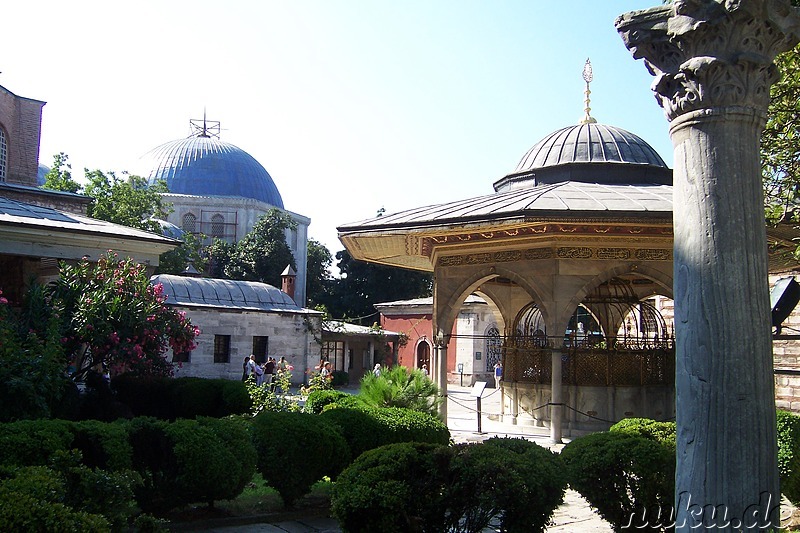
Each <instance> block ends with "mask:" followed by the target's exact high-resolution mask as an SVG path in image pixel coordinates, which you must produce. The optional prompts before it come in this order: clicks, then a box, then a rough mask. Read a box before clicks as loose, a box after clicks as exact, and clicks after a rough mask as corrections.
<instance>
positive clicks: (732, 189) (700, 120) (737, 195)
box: [616, 0, 800, 531]
mask: <svg viewBox="0 0 800 533" xmlns="http://www.w3.org/2000/svg"><path fill="white" fill-rule="evenodd" d="M799 22H800V19H799V18H798V16H797V13H795V10H794V9H793V8H791V7H790V6H789V3H788V1H784V0H739V1H733V0H727V1H725V0H718V1H715V0H683V1H681V0H676V1H674V2H673V3H672V4H671V5H667V6H662V7H657V8H652V9H648V10H645V11H638V12H632V13H627V14H625V15H622V16H621V17H620V18H619V19H618V20H617V22H616V25H617V30H618V31H619V32H620V34H621V35H622V38H623V40H624V41H625V45H626V46H627V47H628V48H629V49H630V50H631V51H632V52H633V55H634V57H635V58H637V59H639V58H644V60H645V64H646V66H647V68H648V70H649V71H650V72H651V73H652V74H653V75H654V76H655V77H656V79H655V81H654V83H653V87H652V88H653V90H654V92H655V95H656V99H657V100H658V102H659V103H660V105H661V106H662V107H663V108H664V112H665V115H666V117H667V119H668V120H669V121H670V123H671V124H670V136H671V138H672V142H673V146H674V149H675V169H674V193H673V194H674V202H673V203H674V214H673V220H674V222H673V223H674V230H675V231H674V234H675V241H674V272H675V287H674V293H675V329H676V332H675V334H676V358H677V361H676V382H675V385H676V413H677V425H678V443H677V455H678V457H677V474H676V487H675V490H676V500H675V501H676V506H677V511H676V512H677V516H676V518H677V522H676V531H690V530H692V531H694V530H695V529H692V528H697V527H698V526H700V525H701V524H705V525H712V524H713V525H715V526H717V527H719V530H720V531H723V530H724V531H733V530H736V531H739V530H740V528H741V529H755V528H757V527H765V526H766V522H771V525H772V526H773V527H778V526H779V523H778V520H779V518H778V514H779V512H778V511H779V508H778V503H779V501H780V493H779V489H778V470H777V462H776V460H777V458H776V438H775V399H774V398H775V397H774V391H773V388H774V383H773V375H772V345H771V334H770V306H769V294H768V285H767V243H766V232H765V223H764V210H763V203H762V202H763V200H762V194H763V193H762V189H761V172H760V162H759V154H758V143H759V135H760V132H761V130H762V128H763V126H764V123H765V112H766V108H767V104H768V101H769V87H770V85H771V84H772V83H773V82H774V81H775V76H776V74H775V72H776V70H775V67H774V65H773V64H772V61H773V59H774V57H775V55H776V54H777V53H779V52H782V51H784V50H788V49H789V48H791V47H792V46H793V45H794V44H796V43H797V40H798V38H797V28H798V23H799ZM723 511H724V512H723ZM714 512H716V514H715V515H714ZM712 515H713V516H712Z"/></svg>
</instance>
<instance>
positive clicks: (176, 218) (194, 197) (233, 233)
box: [137, 119, 311, 307]
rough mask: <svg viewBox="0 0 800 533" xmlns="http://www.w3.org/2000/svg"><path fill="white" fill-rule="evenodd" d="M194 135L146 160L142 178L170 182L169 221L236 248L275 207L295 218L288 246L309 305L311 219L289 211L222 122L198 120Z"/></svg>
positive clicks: (301, 298)
mask: <svg viewBox="0 0 800 533" xmlns="http://www.w3.org/2000/svg"><path fill="white" fill-rule="evenodd" d="M190 123H191V126H192V129H193V133H192V135H190V136H189V137H186V138H184V139H178V140H174V141H170V142H167V143H164V144H162V145H160V146H158V147H156V148H154V149H152V150H151V151H150V152H148V153H147V154H145V155H144V156H142V157H141V158H140V160H139V164H138V165H137V167H138V168H139V169H140V170H139V174H140V175H142V176H143V177H144V178H146V179H147V180H148V183H150V184H154V183H156V181H158V180H164V181H165V182H166V184H167V188H168V189H169V193H168V194H165V195H164V196H165V200H166V201H167V202H169V203H170V204H172V209H173V211H172V213H170V214H169V215H168V217H167V222H169V223H171V224H174V225H175V226H177V227H178V228H180V229H181V230H182V231H183V232H185V233H191V234H194V235H204V236H205V237H206V242H207V243H210V242H211V240H212V239H215V238H217V239H222V240H224V241H227V242H229V243H234V242H237V241H238V240H240V239H241V238H242V237H244V235H246V234H247V233H248V232H249V231H250V230H251V229H252V228H253V226H254V225H255V223H256V222H257V221H258V219H259V218H261V216H263V215H264V214H266V213H267V212H268V211H269V210H270V209H272V208H278V209H281V210H283V211H285V212H286V213H287V214H289V215H290V216H291V217H292V219H293V220H294V221H295V222H296V223H297V227H296V228H295V229H293V230H288V231H287V235H286V242H287V243H288V244H289V247H290V248H291V250H292V253H293V254H294V259H295V262H296V266H297V277H296V279H295V295H294V299H295V302H296V303H297V304H298V305H300V306H301V307H302V306H303V305H305V290H306V260H307V255H308V254H307V240H308V225H309V223H310V222H311V221H310V219H309V218H307V217H305V216H302V215H299V214H297V213H293V212H291V211H287V210H286V209H285V208H284V205H283V198H282V197H281V194H280V191H279V190H278V187H277V186H276V185H275V182H274V181H273V179H272V176H270V174H269V173H268V172H267V170H266V169H265V168H264V167H263V166H262V165H261V163H259V162H258V161H257V160H256V159H255V158H253V156H251V155H250V154H248V153H247V152H245V151H244V150H242V149H241V148H239V147H237V146H234V145H233V144H230V143H227V142H224V141H222V140H220V138H219V129H220V128H219V122H212V121H206V120H205V119H203V120H202V121H195V120H192V121H191V122H190Z"/></svg>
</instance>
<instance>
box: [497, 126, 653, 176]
mask: <svg viewBox="0 0 800 533" xmlns="http://www.w3.org/2000/svg"><path fill="white" fill-rule="evenodd" d="M566 163H628V164H638V165H652V166H657V167H664V168H667V164H666V163H664V160H663V159H661V156H659V155H658V152H656V151H655V150H654V149H653V147H652V146H650V145H649V144H647V143H646V142H645V141H644V140H643V139H642V138H641V137H639V136H638V135H634V134H633V133H631V132H629V131H626V130H623V129H622V128H617V127H614V126H607V125H605V124H598V123H588V124H578V125H575V126H568V127H566V128H561V129H560V130H557V131H554V132H553V133H551V134H550V135H548V136H546V137H545V138H544V139H542V140H541V141H539V142H538V143H536V144H535V145H534V146H533V147H532V148H531V149H530V150H528V152H527V153H526V154H525V155H524V156H523V157H522V159H521V160H520V162H519V164H518V165H517V168H516V169H515V170H514V172H513V173H514V174H516V173H519V172H527V171H530V170H533V169H537V168H544V167H552V166H556V165H563V164H566Z"/></svg>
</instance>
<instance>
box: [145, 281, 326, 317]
mask: <svg viewBox="0 0 800 533" xmlns="http://www.w3.org/2000/svg"><path fill="white" fill-rule="evenodd" d="M150 282H151V283H152V284H153V285H156V284H159V283H160V284H162V285H163V287H164V294H166V295H167V300H166V303H167V304H171V305H182V306H188V307H208V308H222V309H238V310H246V311H267V312H281V313H296V314H308V315H314V314H320V315H321V314H322V313H320V312H318V311H314V310H312V309H304V308H302V307H299V306H298V305H297V304H296V303H294V300H292V299H291V298H290V297H289V295H288V294H286V293H285V292H283V291H281V290H280V289H278V288H276V287H273V286H272V285H268V284H266V283H259V282H255V281H235V280H229V279H214V278H191V277H184V276H174V275H170V274H159V275H157V276H153V277H151V278H150Z"/></svg>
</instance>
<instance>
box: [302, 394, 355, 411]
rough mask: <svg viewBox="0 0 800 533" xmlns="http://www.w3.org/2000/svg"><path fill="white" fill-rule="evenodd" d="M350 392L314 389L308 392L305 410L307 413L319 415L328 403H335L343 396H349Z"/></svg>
mask: <svg viewBox="0 0 800 533" xmlns="http://www.w3.org/2000/svg"><path fill="white" fill-rule="evenodd" d="M349 396H350V394H348V393H346V392H342V391H338V390H333V389H314V390H313V391H311V392H310V393H309V394H308V397H307V398H306V404H305V407H304V408H303V410H304V411H305V412H306V413H314V414H315V415H318V414H320V413H321V412H322V410H323V409H324V408H325V406H326V405H330V404H332V403H335V402H337V401H339V400H341V399H342V398H346V397H349Z"/></svg>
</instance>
